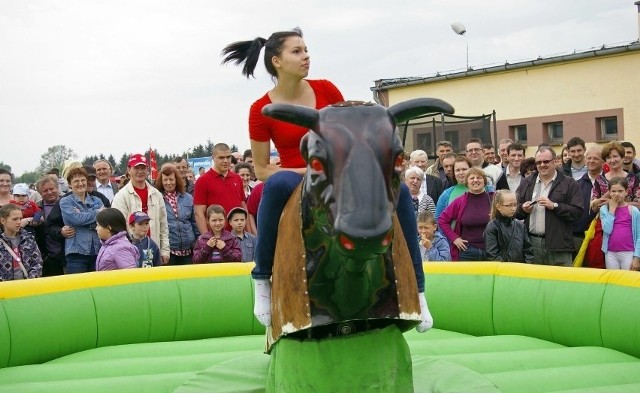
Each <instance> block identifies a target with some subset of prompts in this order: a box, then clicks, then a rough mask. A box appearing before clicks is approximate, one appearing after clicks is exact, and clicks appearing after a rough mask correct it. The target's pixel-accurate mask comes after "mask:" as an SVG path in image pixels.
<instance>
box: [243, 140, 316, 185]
mask: <svg viewBox="0 0 640 393" xmlns="http://www.w3.org/2000/svg"><path fill="white" fill-rule="evenodd" d="M251 153H252V154H253V169H254V170H255V172H256V177H257V178H258V179H259V180H262V181H266V180H267V179H268V178H269V176H271V175H273V174H274V173H276V172H279V171H282V170H287V171H293V172H296V173H299V174H301V175H304V173H305V172H306V170H307V168H280V167H279V166H277V165H272V164H271V163H270V162H269V160H270V158H271V157H270V153H271V144H270V143H269V142H260V141H256V140H253V139H251Z"/></svg>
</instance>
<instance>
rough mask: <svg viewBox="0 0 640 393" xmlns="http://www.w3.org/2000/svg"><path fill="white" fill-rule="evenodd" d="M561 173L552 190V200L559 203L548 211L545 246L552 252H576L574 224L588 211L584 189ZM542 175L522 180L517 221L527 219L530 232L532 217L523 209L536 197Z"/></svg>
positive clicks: (526, 224)
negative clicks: (585, 204)
mask: <svg viewBox="0 0 640 393" xmlns="http://www.w3.org/2000/svg"><path fill="white" fill-rule="evenodd" d="M556 173H557V174H558V175H557V177H556V180H554V182H553V184H552V185H551V189H550V190H549V200H551V201H552V202H555V203H557V204H558V207H557V208H555V209H553V210H548V209H547V210H546V211H545V220H544V224H545V225H544V226H545V240H546V241H545V246H546V248H547V249H548V250H549V251H555V252H566V251H571V252H573V251H574V247H573V223H574V221H576V220H578V219H580V217H581V216H582V213H583V211H584V206H583V204H582V203H583V202H582V192H581V191H580V186H579V185H578V183H577V182H576V181H575V180H573V178H572V177H571V176H565V175H564V174H563V173H562V172H560V171H556ZM538 176H539V175H538V173H534V174H532V175H531V176H529V177H527V178H525V179H522V181H521V182H520V187H518V190H517V191H516V196H517V198H518V210H517V211H516V218H518V219H520V220H522V219H524V226H525V228H526V229H527V231H528V230H529V214H528V213H525V212H524V210H522V204H523V203H525V202H527V201H530V200H531V199H532V196H533V188H534V187H535V184H536V181H537V180H538Z"/></svg>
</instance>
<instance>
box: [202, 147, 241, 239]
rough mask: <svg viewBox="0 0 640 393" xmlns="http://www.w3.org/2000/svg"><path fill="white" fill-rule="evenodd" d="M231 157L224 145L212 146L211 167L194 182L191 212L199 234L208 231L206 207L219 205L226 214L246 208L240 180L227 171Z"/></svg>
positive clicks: (227, 226)
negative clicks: (236, 209) (234, 209)
mask: <svg viewBox="0 0 640 393" xmlns="http://www.w3.org/2000/svg"><path fill="white" fill-rule="evenodd" d="M231 157H232V153H231V149H230V148H229V145H227V144H226V143H218V144H216V145H215V146H213V153H212V158H213V167H211V169H209V170H208V171H207V172H205V173H204V174H203V175H202V176H200V177H199V178H198V180H197V181H196V185H195V189H194V192H193V204H194V209H193V210H194V212H195V216H196V225H198V229H199V230H200V233H205V232H207V231H208V230H209V228H208V227H207V218H206V217H205V212H206V210H207V207H209V206H211V205H220V206H222V207H223V208H224V210H225V211H226V212H229V211H231V209H233V208H234V207H242V208H243V209H245V210H246V208H247V204H246V203H245V200H246V198H245V196H244V189H243V187H242V178H241V177H240V176H238V175H237V174H235V173H234V172H232V171H230V170H229V169H230V167H231ZM226 228H227V229H228V230H229V229H230V228H231V227H230V226H229V223H227V225H226ZM247 230H249V229H247ZM250 232H251V231H250Z"/></svg>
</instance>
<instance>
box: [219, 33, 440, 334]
mask: <svg viewBox="0 0 640 393" xmlns="http://www.w3.org/2000/svg"><path fill="white" fill-rule="evenodd" d="M263 47H264V50H265V52H264V65H265V67H266V69H267V71H268V72H269V74H270V75H271V76H272V78H273V79H274V82H275V87H274V88H273V89H271V90H270V91H268V92H267V93H266V94H265V95H264V96H263V97H261V98H260V99H258V100H257V101H256V102H254V103H253V105H252V106H251V109H250V111H249V136H250V140H251V151H252V153H253V159H254V167H255V173H256V176H257V177H258V179H260V180H262V181H265V182H266V183H265V187H264V192H263V195H262V200H261V202H260V208H259V211H258V233H259V237H258V243H257V245H256V250H255V251H256V253H255V263H256V266H255V268H254V269H253V271H252V277H253V279H254V282H255V307H254V314H255V316H256V317H257V319H258V320H259V321H260V323H262V324H263V325H265V326H270V325H271V282H270V277H271V275H272V268H273V261H274V253H275V246H276V240H277V236H278V233H277V228H278V223H279V220H280V217H281V215H282V212H283V209H284V207H285V204H286V203H287V201H288V199H289V197H290V196H291V195H292V193H293V191H294V190H295V189H296V187H297V186H298V185H299V183H300V182H301V181H302V179H303V175H304V174H305V172H306V170H307V163H306V162H305V160H304V158H303V156H302V154H301V151H300V142H301V139H302V138H303V137H304V136H305V135H306V134H307V132H308V127H302V126H299V125H293V124H289V123H285V122H283V121H280V120H276V119H272V118H269V117H267V116H265V115H264V114H263V108H264V107H265V106H267V105H269V104H293V105H298V106H303V107H307V108H313V109H318V110H319V109H321V108H324V107H327V106H330V105H333V104H336V103H339V102H343V101H344V98H343V96H342V94H341V93H340V91H339V90H338V89H337V88H336V86H334V85H333V84H332V83H331V82H329V81H327V80H312V79H306V77H307V75H308V73H309V66H310V59H309V54H308V50H307V46H306V45H305V42H304V40H303V38H302V32H301V31H300V30H299V29H297V28H296V29H293V30H292V31H283V32H276V33H273V34H272V35H271V36H270V37H269V39H264V38H261V37H258V38H255V39H254V40H252V41H241V42H235V43H232V44H230V45H228V46H227V47H225V48H224V49H223V51H222V54H223V57H224V59H223V64H225V63H229V62H234V63H236V64H242V65H243V69H242V74H243V75H245V76H246V77H247V78H249V77H252V76H253V73H254V70H255V67H256V64H257V62H258V59H259V57H260V51H261V50H262V48H263ZM271 141H273V143H274V145H275V147H276V149H277V150H278V152H279V154H280V158H281V165H280V166H276V165H270V163H269V153H270V142H271ZM396 212H397V217H398V220H399V222H400V224H401V226H402V231H403V234H404V238H405V240H406V243H407V246H408V249H409V253H410V255H411V260H412V263H413V267H414V270H415V276H416V281H417V286H418V292H419V302H420V312H421V322H420V323H419V325H417V326H416V329H417V330H418V331H419V332H425V331H427V330H428V329H429V328H431V327H432V326H433V319H432V317H431V314H430V312H429V309H428V307H427V302H426V300H425V296H424V272H423V270H422V261H421V260H420V250H419V247H418V233H417V227H416V222H415V215H414V212H413V204H412V201H411V197H410V195H409V191H408V188H407V187H406V185H405V184H401V188H400V195H399V201H398V205H397V210H396Z"/></svg>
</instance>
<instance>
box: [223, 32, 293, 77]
mask: <svg viewBox="0 0 640 393" xmlns="http://www.w3.org/2000/svg"><path fill="white" fill-rule="evenodd" d="M289 37H300V38H302V30H300V28H298V27H296V28H294V29H293V30H290V31H279V32H277V33H273V34H271V36H269V39H264V38H262V37H256V38H255V39H254V40H253V41H238V42H234V43H232V44H229V45H227V46H225V47H224V49H222V52H221V55H222V64H227V63H231V62H233V63H235V64H243V63H244V65H243V67H242V75H244V76H246V77H247V79H248V78H249V77H252V76H253V73H254V71H255V69H256V64H257V63H258V58H259V57H260V51H261V50H262V47H265V50H264V66H265V68H266V69H267V72H268V73H269V74H270V75H271V76H272V77H273V78H274V79H277V78H278V73H277V71H276V69H275V67H274V66H273V64H272V63H271V59H272V58H273V56H280V54H281V53H282V46H283V45H284V41H285V40H286V39H287V38H289Z"/></svg>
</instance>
